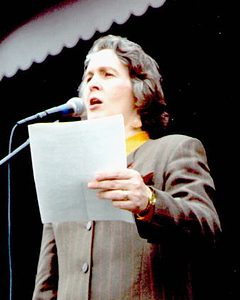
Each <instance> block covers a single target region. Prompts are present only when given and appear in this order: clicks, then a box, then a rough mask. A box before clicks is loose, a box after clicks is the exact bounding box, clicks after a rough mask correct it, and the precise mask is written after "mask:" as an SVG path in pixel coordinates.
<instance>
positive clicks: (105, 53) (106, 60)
mask: <svg viewBox="0 0 240 300" xmlns="http://www.w3.org/2000/svg"><path fill="white" fill-rule="evenodd" d="M101 68H113V69H115V70H116V71H120V72H121V71H122V72H126V70H127V68H126V67H125V66H124V65H123V63H122V62H121V61H120V60H119V58H118V56H117V55H116V53H115V52H114V51H113V50H111V49H104V50H100V51H98V52H96V53H93V54H92V55H91V56H90V61H89V63H88V66H87V69H86V71H85V73H89V72H93V71H94V70H96V69H101Z"/></svg>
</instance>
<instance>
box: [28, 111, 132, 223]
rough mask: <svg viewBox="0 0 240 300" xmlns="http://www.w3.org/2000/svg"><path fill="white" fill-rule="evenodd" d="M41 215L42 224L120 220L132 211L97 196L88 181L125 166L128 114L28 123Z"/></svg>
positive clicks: (130, 214) (130, 218)
mask: <svg viewBox="0 0 240 300" xmlns="http://www.w3.org/2000/svg"><path fill="white" fill-rule="evenodd" d="M28 130H29V137H30V148H31V156H32V164H33V173H34V180H35V185H36V191H37V197H38V203H39V209H40V215H41V219H42V222H43V223H55V222H67V221H86V220H120V221H126V222H131V223H133V222H134V218H133V215H132V213H130V212H128V211H124V210H120V209H117V208H115V207H113V205H112V202H111V201H108V200H102V199H99V198H97V195H96V194H97V190H89V189H88V187H87V183H88V182H89V181H90V180H92V179H94V175H95V174H96V172H98V171H104V170H106V171H107V170H108V171H112V170H121V169H125V168H126V167H127V166H126V148H125V130H124V123H123V116H122V115H117V116H111V117H106V118H100V119H94V120H89V121H77V122H66V123H40V124H34V125H29V126H28Z"/></svg>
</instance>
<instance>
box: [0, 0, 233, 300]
mask: <svg viewBox="0 0 240 300" xmlns="http://www.w3.org/2000/svg"><path fill="white" fill-rule="evenodd" d="M45 2H47V1H33V2H32V4H31V5H30V4H29V5H28V7H27V6H24V4H23V3H24V2H23V3H22V2H21V3H22V6H20V4H18V7H17V9H18V10H13V8H12V7H11V6H10V5H11V4H12V3H11V2H8V3H5V4H4V5H5V6H4V5H3V8H5V9H6V14H5V19H3V18H1V23H0V25H1V32H0V34H1V35H0V36H1V37H3V36H4V35H6V34H7V33H8V32H9V31H10V30H13V29H14V28H16V27H17V26H18V25H19V24H21V23H22V22H24V21H26V20H27V19H28V18H30V17H31V16H33V15H34V14H35V13H37V12H39V11H40V10H42V9H43V8H47V7H48V6H50V3H51V4H55V3H57V2H59V1H48V2H47V3H45ZM34 3H35V4H34ZM3 10H4V9H2V10H1V16H3ZM16 11H17V12H16ZM236 11H237V8H236V7H233V6H232V3H231V1H228V2H225V3H223V2H221V1H215V0H213V1H202V0H201V1H200V0H199V1H198V0H175V1H174V0H167V1H166V3H165V4H164V6H163V7H161V8H159V9H153V8H149V9H148V11H147V12H146V14H144V15H143V16H141V17H135V16H131V17H130V19H129V20H128V21H127V22H126V23H125V24H123V25H117V24H115V23H114V24H113V25H112V26H111V28H110V30H109V31H108V32H107V33H111V34H117V35H121V36H126V37H128V38H129V39H130V40H133V41H135V42H137V43H139V44H140V45H141V46H142V47H143V49H144V50H145V51H146V52H147V53H148V54H150V55H151V56H152V57H154V58H155V59H156V60H157V62H158V63H159V65H160V68H161V73H162V75H163V88H164V92H165V96H166V100H167V103H168V106H169V110H170V112H171V115H172V123H171V126H170V127H169V133H182V134H186V135H190V136H194V137H197V138H199V139H200V140H201V141H202V143H203V144H204V146H205V149H206V151H207V154H208V162H209V165H210V168H211V173H212V176H213V178H214V181H215V184H216V190H217V197H216V200H215V206H216V208H217V211H218V213H219V216H220V219H221V223H222V229H223V233H222V236H221V238H220V240H219V241H218V242H217V244H216V247H215V249H214V251H213V257H214V272H213V276H212V277H211V280H212V282H211V286H212V287H213V297H212V298H211V299H225V300H230V299H236V297H237V296H236V295H237V294H236V290H237V277H238V275H239V261H238V255H237V254H238V253H239V246H238V245H239V243H238V237H239V233H238V230H237V229H238V225H237V218H238V215H239V208H238V201H239V199H238V198H239V194H238V182H237V179H238V170H239V167H238V155H237V154H238V152H239V151H238V136H239V135H238V132H237V121H238V116H237V111H238V106H237V105H238V103H237V102H238V101H237V99H238V98H237V93H236V86H237V80H236V79H237V77H238V70H237V69H236V64H237V50H236V46H237V22H236V16H235V12H236ZM21 12H23V13H22V14H21ZM6 16H7V20H6ZM3 20H5V21H3ZM107 33H104V34H103V33H99V32H96V34H95V35H94V37H93V38H92V39H91V40H89V41H82V40H80V41H79V43H78V44H77V45H76V46H75V47H74V48H72V49H67V48H64V49H63V51H62V52H61V53H60V54H59V55H57V56H48V57H47V59H46V60H45V61H44V62H43V63H41V64H37V63H34V64H33V65H32V66H31V68H30V69H29V70H26V71H21V70H20V71H18V72H17V74H16V75H15V76H13V77H12V78H6V77H4V78H3V79H2V81H1V82H0V99H1V118H0V158H3V157H4V156H5V155H6V154H7V149H8V139H9V135H10V131H11V128H12V126H13V125H14V124H15V123H16V121H18V120H20V119H22V118H24V117H27V116H29V115H32V114H35V113H36V112H39V111H42V110H45V109H47V108H50V107H53V106H55V105H59V104H62V103H65V102H66V101H67V100H68V99H70V98H71V97H73V96H77V88H78V85H79V83H80V81H81V76H82V69H83V61H84V58H85V55H86V53H87V51H88V49H89V48H90V47H91V45H92V43H93V41H94V40H95V39H96V38H98V37H99V36H101V35H105V34H107ZM27 137H28V135H27V128H26V127H25V126H22V127H19V128H17V130H16V132H15V135H14V141H13V148H15V147H16V146H18V145H20V144H21V143H22V142H24V141H25V140H26V139H27ZM11 198H12V207H11V208H12V212H11V220H12V259H13V296H14V297H13V299H31V295H32V291H33V287H34V280H35V273H36V267H37V260H38V255H39V248H40V242H41V231H42V224H41V221H40V216H39V211H38V205H37V199H36V193H35V186H34V180H33V175H32V166H31V159H30V151H29V148H27V149H25V150H23V151H22V152H21V153H20V154H18V156H16V157H15V158H13V159H12V160H11ZM7 224H8V222H7V166H6V165H4V166H1V167H0V233H1V235H0V239H1V240H0V278H1V279H0V293H1V295H0V298H1V299H7V294H8V284H9V282H8V277H9V274H8V261H7V258H8V255H7ZM207 272H208V271H207V270H206V273H207ZM202 276H204V274H202ZM2 295H4V296H2ZM206 299H207V298H206Z"/></svg>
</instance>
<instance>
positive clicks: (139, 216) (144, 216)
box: [137, 187, 157, 220]
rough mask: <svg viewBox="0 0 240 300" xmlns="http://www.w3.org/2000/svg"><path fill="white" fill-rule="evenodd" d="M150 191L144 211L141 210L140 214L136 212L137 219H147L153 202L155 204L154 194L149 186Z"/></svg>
mask: <svg viewBox="0 0 240 300" xmlns="http://www.w3.org/2000/svg"><path fill="white" fill-rule="evenodd" d="M149 190H150V193H149V196H148V205H147V207H146V208H145V210H144V211H142V212H141V213H140V214H137V219H138V220H145V219H148V218H147V216H148V214H149V213H150V212H152V208H154V206H155V204H156V201H157V199H156V195H155V193H154V191H153V189H152V188H151V187H149Z"/></svg>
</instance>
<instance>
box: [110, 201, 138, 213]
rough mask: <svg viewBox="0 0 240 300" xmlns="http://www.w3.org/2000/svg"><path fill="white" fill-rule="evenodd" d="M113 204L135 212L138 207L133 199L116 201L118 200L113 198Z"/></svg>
mask: <svg viewBox="0 0 240 300" xmlns="http://www.w3.org/2000/svg"><path fill="white" fill-rule="evenodd" d="M112 204H113V206H114V207H116V208H119V209H124V210H128V211H131V212H135V209H136V207H135V205H134V204H133V203H132V201H116V200H112Z"/></svg>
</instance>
